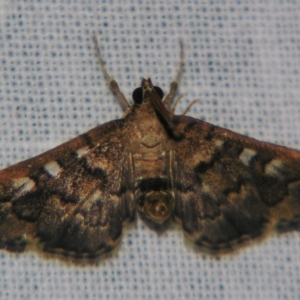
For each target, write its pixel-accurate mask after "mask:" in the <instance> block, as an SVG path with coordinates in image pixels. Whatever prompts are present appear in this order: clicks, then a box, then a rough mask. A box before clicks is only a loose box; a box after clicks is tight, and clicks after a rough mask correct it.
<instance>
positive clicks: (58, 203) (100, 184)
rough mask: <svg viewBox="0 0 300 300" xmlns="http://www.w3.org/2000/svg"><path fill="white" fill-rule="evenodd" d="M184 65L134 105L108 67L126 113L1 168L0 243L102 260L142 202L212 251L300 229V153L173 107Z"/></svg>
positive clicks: (142, 209) (159, 220)
mask: <svg viewBox="0 0 300 300" xmlns="http://www.w3.org/2000/svg"><path fill="white" fill-rule="evenodd" d="M94 42H95V43H96V40H95V38H94ZM96 46H97V47H96V49H97V52H98V56H99V59H100V63H101V66H102V67H103V61H102V59H101V56H100V52H99V47H98V45H97V44H96ZM181 53H182V51H181ZM182 56H183V55H182V54H181V58H182ZM182 67H183V59H181V67H180V71H179V73H178V76H177V80H176V81H174V82H173V83H172V84H171V90H170V93H169V94H168V95H167V96H166V98H165V99H164V100H162V99H163V95H162V91H161V89H160V88H158V87H154V86H153V85H152V83H151V80H150V79H147V80H146V79H143V81H142V84H141V88H138V89H136V90H135V91H134V92H133V100H134V104H133V105H132V106H131V105H129V103H128V102H127V100H126V99H125V97H124V95H123V94H122V93H121V92H120V90H119V87H118V85H117V83H116V81H114V80H113V79H112V78H111V77H110V76H109V75H108V73H107V72H106V70H105V69H104V67H103V71H104V74H105V76H106V77H107V79H108V81H109V84H110V87H111V88H112V89H113V91H114V92H115V93H116V94H117V96H118V98H119V99H120V101H121V102H122V103H123V104H124V105H125V107H126V113H125V115H124V116H123V118H121V119H119V120H114V121H110V122H108V123H105V124H103V125H101V126H98V127H96V128H94V129H92V130H91V131H89V132H87V133H85V134H83V135H81V136H78V137H76V138H75V139H73V140H71V141H69V142H67V143H65V144H62V145H61V146H59V147H57V148H55V149H53V150H50V151H48V152H46V153H44V154H41V155H39V156H37V157H34V158H31V159H28V160H26V161H23V162H20V163H18V164H16V165H13V166H11V167H8V168H7V169H4V170H2V171H1V172H0V248H4V249H7V250H10V251H23V250H25V248H26V247H27V245H30V244H32V243H33V244H37V245H40V246H39V247H40V248H42V249H43V250H44V251H46V252H51V253H61V254H64V255H66V256H71V257H77V258H85V257H88V258H95V257H98V256H99V255H100V254H101V253H103V252H107V251H109V250H111V249H112V248H114V247H115V246H116V244H117V243H118V242H119V240H120V236H121V232H122V225H123V223H124V222H125V221H129V222H130V221H133V220H134V218H135V214H136V210H138V211H139V213H140V214H141V215H142V216H143V218H144V219H145V220H147V222H148V223H149V224H150V225H151V224H152V225H156V227H160V226H164V225H165V224H166V223H168V221H170V220H171V221H172V220H178V221H179V222H180V223H181V224H182V228H183V230H184V232H185V233H186V234H187V236H189V237H190V238H191V239H192V240H193V241H194V242H195V244H196V245H198V246H199V247H201V248H202V249H204V250H205V251H207V252H210V253H223V252H225V251H228V250H232V249H235V248H237V246H239V245H241V244H244V243H247V241H250V240H253V239H258V238H261V237H264V236H266V235H267V234H268V233H269V232H270V231H278V232H283V231H289V230H293V229H298V228H299V222H300V152H299V151H296V150H291V149H288V148H285V147H281V146H276V145H272V144H269V143H264V142H259V141H257V140H255V139H252V138H249V137H245V136H242V135H239V134H237V133H234V132H231V131H229V130H226V129H223V128H219V127H217V126H214V125H211V124H208V123H206V122H203V121H201V120H197V119H194V118H191V117H186V116H184V115H180V116H177V115H175V114H174V112H173V110H172V109H170V102H171V100H172V98H173V97H174V94H175V92H176V90H177V83H178V81H179V79H180V76H181V70H182Z"/></svg>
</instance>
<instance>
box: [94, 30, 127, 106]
mask: <svg viewBox="0 0 300 300" xmlns="http://www.w3.org/2000/svg"><path fill="white" fill-rule="evenodd" d="M92 40H93V43H94V47H95V50H96V53H97V57H98V59H99V63H100V67H101V70H102V72H103V74H104V77H105V79H106V80H107V82H108V85H109V87H110V88H111V90H112V91H113V92H114V93H115V94H116V96H117V98H118V99H119V101H120V102H121V103H122V104H123V106H124V107H125V109H126V112H127V111H129V110H130V108H131V105H130V104H129V103H128V101H127V100H126V98H125V96H124V94H123V93H122V92H121V91H120V88H119V85H118V83H117V82H116V80H115V79H113V78H112V77H111V76H110V75H109V74H108V72H107V70H106V68H105V66H104V60H103V57H102V55H101V53H100V48H99V45H98V41H97V38H96V35H93V37H92Z"/></svg>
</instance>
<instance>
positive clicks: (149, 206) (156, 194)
mask: <svg viewBox="0 0 300 300" xmlns="http://www.w3.org/2000/svg"><path fill="white" fill-rule="evenodd" d="M172 204H173V197H172V195H171V194H170V193H168V192H166V191H152V192H148V193H147V194H145V195H144V197H142V201H140V203H139V206H138V207H139V209H140V210H141V211H142V212H143V213H144V214H145V216H146V217H147V218H148V219H150V220H152V221H154V222H155V223H158V224H162V223H163V222H164V221H166V220H167V219H168V218H169V216H170V215H171V212H172V206H173V205H172Z"/></svg>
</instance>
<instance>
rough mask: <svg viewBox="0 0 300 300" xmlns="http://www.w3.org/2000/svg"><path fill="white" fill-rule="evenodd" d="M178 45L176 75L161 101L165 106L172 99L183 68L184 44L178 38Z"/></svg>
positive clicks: (168, 104)
mask: <svg viewBox="0 0 300 300" xmlns="http://www.w3.org/2000/svg"><path fill="white" fill-rule="evenodd" d="M179 47H180V61H179V70H178V73H177V76H176V79H175V80H174V81H173V82H172V83H171V87H170V92H169V94H168V95H167V96H166V98H165V100H164V101H163V102H164V104H165V106H166V107H169V106H170V103H171V101H172V100H173V98H174V96H175V93H176V92H177V89H178V85H179V82H180V80H181V77H182V73H183V68H184V49H183V48H184V45H183V41H182V40H179Z"/></svg>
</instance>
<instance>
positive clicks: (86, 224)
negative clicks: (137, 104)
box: [0, 119, 134, 257]
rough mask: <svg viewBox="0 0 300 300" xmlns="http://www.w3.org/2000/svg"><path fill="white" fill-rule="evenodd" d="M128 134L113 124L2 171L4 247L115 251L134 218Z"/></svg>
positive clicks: (0, 233) (0, 244)
mask: <svg viewBox="0 0 300 300" xmlns="http://www.w3.org/2000/svg"><path fill="white" fill-rule="evenodd" d="M123 130H124V120H122V119H120V120H116V121H112V122H109V123H106V124H104V125H101V126H99V127H97V128H95V129H93V130H91V131H89V132H87V133H86V134H83V135H81V136H79V137H77V138H75V139H73V140H71V141H69V142H67V143H65V144H63V145H61V146H59V147H57V148H55V149H53V150H50V151H48V152H46V153H44V154H42V155H39V156H37V157H35V158H32V159H29V160H26V161H24V162H21V163H19V164H16V165H14V166H12V167H9V168H7V169H4V170H2V171H1V172H0V248H6V249H8V250H13V251H23V250H24V249H25V247H26V246H27V245H28V244H34V245H36V244H37V245H39V247H42V248H43V250H45V251H48V252H55V253H56V252H57V253H62V254H65V255H68V256H76V257H96V256H98V255H99V254H100V253H102V252H106V251H108V250H110V249H111V248H113V247H114V246H115V245H116V244H117V242H118V241H119V238H120V235H121V231H122V223H123V222H124V221H125V220H126V219H132V217H133V214H134V209H133V203H132V197H131V196H130V195H129V193H128V192H127V187H128V186H127V185H128V183H129V182H130V179H129V178H128V174H127V175H126V176H124V172H125V173H128V172H127V170H126V166H127V162H126V156H125V155H124V149H123V145H122V143H121V141H120V137H122V136H123Z"/></svg>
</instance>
